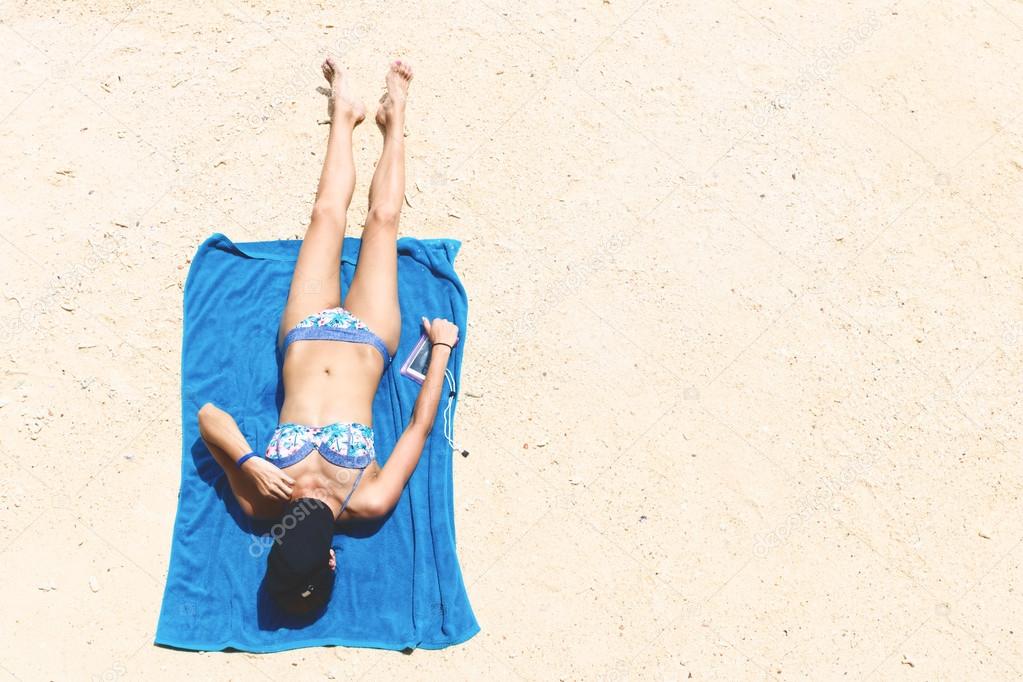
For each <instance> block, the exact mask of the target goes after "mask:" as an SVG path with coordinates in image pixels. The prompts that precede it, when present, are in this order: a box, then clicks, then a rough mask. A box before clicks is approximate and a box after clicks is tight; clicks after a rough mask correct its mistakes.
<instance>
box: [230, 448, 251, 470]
mask: <svg viewBox="0 0 1023 682" xmlns="http://www.w3.org/2000/svg"><path fill="white" fill-rule="evenodd" d="M255 456H256V453H255V452H250V453H249V454H247V455H243V456H242V458H241V459H239V460H238V461H237V462H235V463H234V465H235V466H236V467H238V468H239V469H241V468H242V464H245V460H247V459H248V458H249V457H255Z"/></svg>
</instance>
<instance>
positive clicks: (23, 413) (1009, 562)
mask: <svg viewBox="0 0 1023 682" xmlns="http://www.w3.org/2000/svg"><path fill="white" fill-rule="evenodd" d="M327 53H332V54H334V55H335V56H336V57H337V58H338V59H339V60H340V61H342V62H343V63H344V64H345V65H346V66H347V68H348V69H349V71H350V73H351V74H352V76H353V79H354V82H355V84H356V87H357V88H358V89H359V90H360V92H362V93H363V96H364V98H365V101H366V103H367V105H369V106H371V107H374V106H375V103H376V100H377V98H378V97H379V95H380V92H381V89H382V85H383V73H384V69H385V67H386V64H387V62H388V60H389V59H393V58H399V57H400V58H405V59H408V60H409V61H411V62H412V63H413V64H414V65H415V69H416V77H415V81H414V82H413V84H412V88H411V94H410V99H409V114H408V125H407V131H408V136H407V143H408V152H409V159H408V191H407V197H408V205H407V206H406V207H405V209H404V213H403V215H402V234H403V235H408V236H414V237H420V238H429V237H451V238H455V239H459V240H461V241H462V242H463V245H462V249H461V252H460V253H459V256H458V260H457V261H456V266H457V269H458V271H459V273H460V275H461V277H462V281H463V283H464V285H465V287H466V289H467V291H468V294H469V329H468V330H467V334H466V344H467V345H466V351H465V353H466V354H465V363H464V369H463V377H462V379H463V386H462V390H463V392H464V393H463V396H462V398H461V399H460V402H459V408H458V415H457V420H456V440H457V441H458V442H459V444H460V445H461V446H462V447H464V448H466V449H468V450H469V451H470V454H469V456H468V457H464V458H463V457H460V456H456V457H455V461H454V476H455V485H456V493H455V500H456V506H455V515H456V523H457V537H458V547H459V556H460V559H461V564H462V570H463V573H464V577H465V581H466V585H467V589H468V593H469V597H470V600H471V602H472V605H473V608H474V610H475V613H476V615H477V618H478V619H479V622H480V625H481V627H482V631H481V632H480V634H478V635H477V636H476V637H475V638H473V639H471V640H470V641H468V642H467V643H465V644H463V645H460V646H456V647H452V648H450V649H447V650H443V651H424V650H420V651H415V652H412V653H411V654H403V653H399V652H392V651H378V650H368V649H350V648H312V649H302V650H298V651H291V652H287V653H281V654H270V655H253V654H245V653H201V654H200V653H192V652H180V651H172V650H168V649H164V648H160V647H156V646H154V645H153V636H154V628H155V625H156V620H157V616H158V612H159V608H160V600H161V596H162V592H163V587H164V580H165V576H166V571H167V566H168V559H169V550H170V540H171V528H172V525H173V522H174V513H175V509H176V504H177V492H178V484H179V481H180V467H181V461H180V457H181V417H180V371H179V370H180V358H181V318H182V308H181V305H182V286H183V283H184V278H185V276H186V274H187V272H188V266H189V260H190V258H191V256H192V254H193V253H194V252H195V250H196V248H197V246H198V245H199V244H200V243H201V242H202V241H203V240H204V239H205V238H206V237H207V236H209V235H210V234H212V233H214V232H222V233H224V234H226V235H228V236H229V237H230V238H231V239H233V240H235V241H254V240H268V239H279V238H298V237H300V236H301V235H302V233H303V232H304V229H305V227H306V221H307V219H308V215H309V210H310V208H311V204H312V198H313V194H314V191H315V186H316V179H317V177H318V174H319V170H320V165H321V162H322V153H323V149H324V140H325V138H326V134H327V126H326V125H322V124H321V121H323V120H324V119H325V118H326V105H325V99H324V98H323V97H322V96H321V95H320V94H318V93H317V91H316V88H317V87H318V86H320V85H321V84H323V80H322V75H321V74H320V72H319V63H320V62H321V61H322V59H323V57H324V55H325V54H327ZM1021 64H1023V4H1020V3H1019V2H1011V1H1010V0H990V1H986V0H985V1H983V2H976V3H972V2H958V3H957V2H928V1H925V0H906V1H900V0H894V1H891V0H890V1H888V2H873V1H870V2H863V3H825V2H816V3H809V2H795V1H794V0H782V1H781V2H778V3H773V4H769V5H765V4H762V3H761V4H757V3H752V2H745V1H742V0H740V1H739V2H725V3H710V2H707V3H681V4H680V3H671V2H667V1H665V0H646V1H643V0H587V1H585V2H582V1H579V2H573V3H547V2H538V1H531V2H526V3H512V2H504V1H503V0H495V2H490V1H489V0H488V1H486V2H468V1H456V2H453V3H445V4H443V5H433V4H415V5H413V4H399V5H395V4H386V3H385V4H380V3H350V4H349V3H339V4H330V3H292V4H290V5H289V6H288V8H287V9H281V7H280V6H278V5H277V4H274V3H262V2H248V1H244V2H243V1H241V0H214V1H213V2H210V3H155V2H144V1H139V2H126V1H123V0H122V1H118V2H104V1H102V0H94V1H91V2H85V3H58V2H52V1H45V2H39V3H13V2H12V3H6V4H4V5H3V7H2V8H0V65H2V70H3V73H4V77H3V79H2V85H0V95H2V97H0V149H2V150H3V152H2V154H0V164H2V165H0V221H2V230H0V293H2V296H0V339H2V345H0V363H2V364H0V368H2V374H0V434H2V436H0V453H2V455H3V456H4V458H5V461H6V463H7V471H6V473H5V474H4V475H3V477H2V478H0V481H2V483H0V567H2V570H3V574H4V576H5V579H6V590H5V600H4V602H5V603H4V607H3V609H2V615H0V651H3V652H4V653H3V655H2V656H0V679H10V680H72V679H88V680H104V681H109V680H143V679H146V680H156V679H168V680H171V679H174V680H177V679H218V680H258V679H264V678H265V679H274V680H279V679H280V680H283V679H337V680H342V679H345V680H347V679H365V680H376V679H381V680H385V679H438V680H440V679H443V680H452V679H466V680H478V679H492V680H504V679H527V680H533V679H536V680H555V679H560V680H584V679H585V680H590V679H652V680H689V679H692V680H839V679H841V680H852V679H867V680H878V681H880V680H921V681H922V680H967V679H969V680H1017V679H1021V678H1023V626H1021V623H1020V619H1021V617H1023V601H1021V600H1020V594H1019V592H1018V591H1016V589H1015V585H1016V582H1017V581H1018V580H1020V579H1021V577H1023V574H1021V561H1023V547H1021V541H1023V515H1021V514H1020V500H1021V495H1023V479H1021V475H1023V464H1021V462H1020V454H1021V450H1020V448H1021V442H1023V441H1021V430H1020V429H1021V427H1020V422H1021V418H1023V389H1021V386H1023V384H1021V381H1020V376H1021V375H1020V371H1021V369H1023V361H1021V358H1023V258H1021V256H1023V247H1021V235H1023V232H1021V228H1020V224H1021V218H1023V208H1021V207H1023V203H1021V200H1020V197H1021V189H1023V118H1021V112H1023V110H1021V107H1020V102H1021V95H1023V92H1021V91H1023V88H1021V85H1020V83H1021V82H1023V80H1021V78H1020V66H1021ZM378 146H379V134H378V133H377V131H376V130H374V129H373V126H372V125H364V126H362V127H361V128H359V129H358V130H357V131H356V137H355V158H356V162H357V165H358V180H357V188H356V199H355V201H354V202H353V206H352V208H351V211H350V213H349V225H350V228H349V235H351V236H358V235H359V233H360V226H361V224H362V221H363V219H364V217H365V192H366V189H367V187H368V183H369V178H370V176H371V174H372V169H373V164H374V162H375V160H376V157H377V153H378V151H379V148H378Z"/></svg>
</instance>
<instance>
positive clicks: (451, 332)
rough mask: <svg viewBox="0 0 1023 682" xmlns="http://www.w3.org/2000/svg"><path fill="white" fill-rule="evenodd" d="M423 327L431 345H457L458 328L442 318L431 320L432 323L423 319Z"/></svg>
mask: <svg viewBox="0 0 1023 682" xmlns="http://www.w3.org/2000/svg"><path fill="white" fill-rule="evenodd" d="M423 326H424V327H425V328H426V336H427V337H428V338H429V339H430V344H431V345H432V344H434V343H447V344H451V345H452V346H454V345H455V344H456V343H458V327H457V326H455V325H454V324H453V323H451V322H449V321H448V320H445V319H444V318H442V317H435V318H433V322H430V321H429V320H428V319H426V318H425V317H424V318H423Z"/></svg>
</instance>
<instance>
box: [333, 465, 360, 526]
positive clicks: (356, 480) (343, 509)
mask: <svg viewBox="0 0 1023 682" xmlns="http://www.w3.org/2000/svg"><path fill="white" fill-rule="evenodd" d="M365 472H366V470H365V469H359V475H358V476H356V477H355V483H353V484H352V489H351V490H349V491H348V497H346V498H345V501H344V502H342V503H341V511H339V512H338V513H337V515H338V516H341V515H342V514H344V513H345V508H346V507H347V506H348V500H350V499H352V493H354V492H355V489H356V488H357V487H359V481H360V480H362V475H363V474H364V473H365Z"/></svg>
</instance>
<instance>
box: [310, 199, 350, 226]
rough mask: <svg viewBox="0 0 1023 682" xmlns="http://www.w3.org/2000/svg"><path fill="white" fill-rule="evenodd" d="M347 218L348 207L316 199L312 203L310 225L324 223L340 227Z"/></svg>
mask: <svg viewBox="0 0 1023 682" xmlns="http://www.w3.org/2000/svg"><path fill="white" fill-rule="evenodd" d="M347 220H348V209H347V208H345V207H344V206H342V205H341V204H339V203H336V202H333V201H322V200H319V199H318V200H316V202H315V203H313V212H312V217H311V218H310V220H309V223H310V227H312V226H314V225H317V224H326V225H330V226H332V227H340V226H343V225H344V224H345V222H346V221H347Z"/></svg>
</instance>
